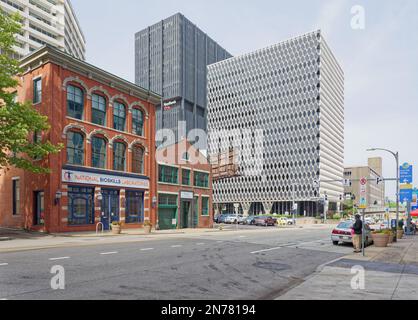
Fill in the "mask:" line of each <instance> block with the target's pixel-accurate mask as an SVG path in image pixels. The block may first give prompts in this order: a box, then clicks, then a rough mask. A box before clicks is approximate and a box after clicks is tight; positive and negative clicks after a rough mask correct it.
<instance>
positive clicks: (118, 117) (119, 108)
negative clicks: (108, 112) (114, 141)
mask: <svg viewBox="0 0 418 320" xmlns="http://www.w3.org/2000/svg"><path fill="white" fill-rule="evenodd" d="M125 123H126V108H125V106H124V105H123V104H122V103H119V102H115V103H114V105H113V129H115V130H119V131H125Z"/></svg>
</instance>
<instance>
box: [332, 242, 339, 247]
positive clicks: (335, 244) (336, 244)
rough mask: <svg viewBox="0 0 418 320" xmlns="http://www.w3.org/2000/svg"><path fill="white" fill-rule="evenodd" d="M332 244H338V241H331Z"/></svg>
mask: <svg viewBox="0 0 418 320" xmlns="http://www.w3.org/2000/svg"><path fill="white" fill-rule="evenodd" d="M332 244H333V245H334V246H338V245H339V244H340V243H339V242H338V241H332Z"/></svg>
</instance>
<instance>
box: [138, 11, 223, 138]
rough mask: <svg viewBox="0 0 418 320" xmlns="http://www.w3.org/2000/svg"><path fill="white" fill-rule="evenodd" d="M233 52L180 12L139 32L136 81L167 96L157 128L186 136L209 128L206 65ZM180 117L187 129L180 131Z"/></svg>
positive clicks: (176, 135)
mask: <svg viewBox="0 0 418 320" xmlns="http://www.w3.org/2000/svg"><path fill="white" fill-rule="evenodd" d="M230 57H231V55H230V54H229V53H228V52H227V51H226V50H225V49H223V48H222V47H221V46H219V45H218V44H217V43H216V42H215V41H214V40H212V39H211V38H210V37H209V36H207V35H206V34H205V33H204V32H203V31H202V30H200V29H199V28H198V27H197V26H196V25H194V24H193V23H192V22H190V21H189V20H188V19H186V18H185V17H184V16H183V15H182V14H180V13H178V14H175V15H174V16H172V17H169V18H167V19H165V20H163V21H161V22H159V23H156V24H154V25H152V26H150V27H148V28H146V29H144V30H142V31H140V32H138V33H137V34H136V35H135V82H136V84H137V85H139V86H141V87H143V88H146V89H149V90H151V91H153V92H156V93H158V94H160V95H162V96H163V97H164V106H163V108H161V106H160V107H159V108H158V109H157V130H158V129H161V128H164V129H171V130H173V131H174V132H175V137H176V138H177V139H176V140H178V138H184V137H185V134H187V133H188V132H190V130H192V129H194V128H200V129H203V130H205V131H206V116H207V111H206V106H207V94H206V92H207V91H206V75H207V68H206V67H207V65H210V64H212V63H215V62H218V61H221V60H224V59H227V58H230ZM179 121H184V122H186V128H185V130H186V132H185V133H181V134H180V136H179V134H178V126H179Z"/></svg>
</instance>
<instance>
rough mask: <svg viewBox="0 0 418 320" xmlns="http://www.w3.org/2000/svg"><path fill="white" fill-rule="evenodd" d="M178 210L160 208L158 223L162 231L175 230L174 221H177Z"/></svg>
mask: <svg viewBox="0 0 418 320" xmlns="http://www.w3.org/2000/svg"><path fill="white" fill-rule="evenodd" d="M176 215H177V208H158V223H159V226H160V230H170V229H175V228H176V224H173V220H176Z"/></svg>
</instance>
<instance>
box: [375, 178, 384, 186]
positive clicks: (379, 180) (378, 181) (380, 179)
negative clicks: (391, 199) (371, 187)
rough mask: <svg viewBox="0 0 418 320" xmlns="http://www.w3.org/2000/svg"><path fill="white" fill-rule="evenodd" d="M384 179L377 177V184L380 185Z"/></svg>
mask: <svg viewBox="0 0 418 320" xmlns="http://www.w3.org/2000/svg"><path fill="white" fill-rule="evenodd" d="M383 181H384V180H383V178H377V179H376V184H377V185H379V183H381V182H383Z"/></svg>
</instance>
